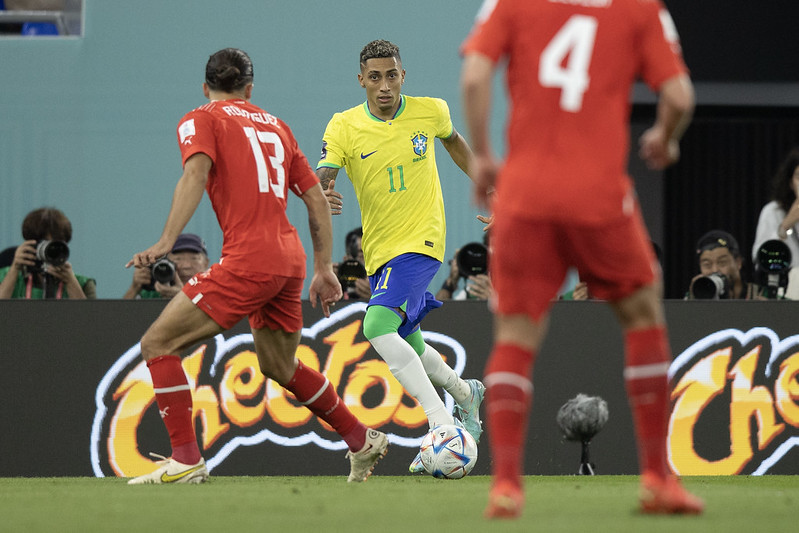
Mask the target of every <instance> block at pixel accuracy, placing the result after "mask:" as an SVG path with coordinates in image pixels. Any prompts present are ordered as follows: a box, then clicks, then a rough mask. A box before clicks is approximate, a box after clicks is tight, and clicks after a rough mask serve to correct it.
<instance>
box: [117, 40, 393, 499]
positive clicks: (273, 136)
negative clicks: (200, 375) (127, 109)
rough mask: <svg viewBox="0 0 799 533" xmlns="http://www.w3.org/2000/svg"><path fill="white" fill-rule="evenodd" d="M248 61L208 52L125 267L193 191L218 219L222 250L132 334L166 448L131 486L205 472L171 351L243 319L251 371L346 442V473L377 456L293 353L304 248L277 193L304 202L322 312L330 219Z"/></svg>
mask: <svg viewBox="0 0 799 533" xmlns="http://www.w3.org/2000/svg"><path fill="white" fill-rule="evenodd" d="M252 80H253V68H252V62H251V61H250V58H249V56H248V55H247V54H246V53H244V52H243V51H241V50H238V49H235V48H226V49H224V50H220V51H219V52H217V53H215V54H214V55H212V56H211V57H210V59H209V60H208V64H207V65H206V70H205V83H204V84H203V93H204V94H205V97H206V98H208V99H209V100H210V102H209V103H207V104H205V105H203V106H201V107H199V108H197V109H195V110H193V111H191V112H190V113H188V114H187V115H186V116H184V117H183V119H182V120H181V121H180V124H179V126H178V131H177V133H178V141H179V143H180V149H181V154H182V156H183V175H182V176H181V178H180V180H179V181H178V184H177V186H176V188H175V194H174V197H173V199H172V208H171V210H170V212H169V215H168V217H167V221H166V224H165V226H164V230H163V233H162V234H161V238H160V239H159V240H158V242H157V243H156V244H154V245H153V246H151V247H150V248H148V249H147V250H145V251H143V252H140V253H137V254H135V255H134V256H133V259H132V260H131V261H130V262H129V263H128V265H127V266H128V267H130V266H131V265H135V266H147V265H150V264H152V263H153V262H155V261H156V260H157V259H159V258H160V257H163V256H164V255H165V254H166V253H167V252H169V251H170V250H171V249H172V245H173V243H174V242H175V239H176V238H177V236H178V235H179V234H180V233H181V231H182V230H183V228H184V227H185V226H186V224H187V223H188V221H189V219H190V218H191V216H192V214H193V213H194V211H195V210H196V209H197V205H198V204H199V202H200V200H201V198H202V195H203V190H204V189H205V190H207V191H208V196H209V198H210V200H211V205H212V207H213V208H214V211H215V212H216V215H217V219H218V221H219V225H220V226H221V228H222V233H223V238H224V243H223V246H222V258H221V259H220V260H219V263H218V264H215V265H212V266H211V268H210V270H208V271H207V272H204V273H201V274H198V275H196V276H194V277H193V278H192V279H190V280H189V281H188V283H186V284H185V285H184V287H183V291H182V293H180V294H178V295H176V296H175V298H173V299H172V301H171V302H170V303H169V304H168V305H167V306H166V308H164V310H163V312H162V313H161V315H160V316H159V317H158V318H157V319H156V321H155V322H154V323H153V324H152V325H151V326H150V328H149V329H148V330H147V332H146V333H145V334H144V337H142V340H141V352H142V357H143V358H144V360H145V361H146V362H147V367H148V369H149V371H150V375H151V376H152V380H153V388H154V389H155V397H156V401H157V403H158V409H159V412H160V413H161V418H162V419H163V421H164V424H165V425H166V428H167V430H168V432H169V438H170V442H171V444H172V456H171V457H170V458H169V459H164V460H163V461H160V466H159V467H158V468H157V469H156V470H155V471H154V472H153V473H151V474H147V475H143V476H139V477H137V478H134V479H132V480H130V481H129V483H132V484H140V483H202V482H203V481H205V480H206V479H207V478H208V470H207V468H206V466H205V461H204V460H203V458H202V456H201V455H200V451H199V447H198V445H197V439H196V435H195V433H194V427H193V415H192V395H191V389H190V387H189V384H188V381H187V379H186V375H185V373H184V372H183V368H182V366H181V362H180V356H179V354H180V353H181V352H182V351H183V350H185V349H186V348H188V347H189V346H191V345H192V344H194V343H196V342H197V341H199V340H201V339H204V338H208V337H212V336H214V335H216V334H218V333H220V332H222V331H224V330H226V329H228V328H231V327H232V326H233V325H235V324H236V323H237V322H238V321H239V320H241V319H242V318H243V317H245V316H246V317H248V318H249V322H250V327H251V330H252V334H253V341H254V344H255V351H256V353H257V355H258V363H259V365H260V368H261V372H263V374H264V375H265V376H266V377H267V378H270V379H273V380H275V381H276V382H277V383H279V384H280V385H282V386H283V387H285V388H286V389H288V390H289V391H290V392H292V393H293V394H294V396H295V397H296V398H297V400H298V401H299V402H301V403H302V404H303V405H305V406H306V407H308V409H310V410H311V411H312V412H313V413H314V414H315V415H317V416H318V417H320V418H321V419H322V420H324V421H325V422H327V423H328V424H330V425H331V426H332V427H333V428H334V429H335V430H336V431H337V432H338V433H339V435H341V437H342V438H343V439H344V441H345V442H346V443H347V445H348V447H349V449H350V451H349V453H348V456H349V458H350V466H351V471H350V475H349V478H348V481H356V482H359V481H364V480H365V479H366V478H367V477H368V476H369V474H370V473H371V471H372V468H374V465H375V463H376V462H377V461H378V460H379V459H380V458H381V457H382V456H383V455H385V453H386V449H387V446H388V440H387V438H386V435H385V434H383V433H381V432H379V431H375V430H373V429H369V428H367V427H365V426H364V425H363V424H362V423H361V422H360V421H358V419H356V418H355V416H354V415H353V414H352V413H351V412H350V411H349V409H348V408H347V406H346V405H345V404H344V402H343V401H341V398H340V397H339V396H338V394H337V393H336V391H335V389H334V388H333V387H332V385H331V384H330V382H329V381H328V380H327V378H325V377H324V376H323V375H322V374H320V373H319V372H317V371H315V370H313V369H310V368H308V367H306V366H304V365H303V364H302V363H301V362H299V361H298V360H297V358H296V357H295V352H296V350H297V346H298V344H299V341H300V336H301V331H302V307H301V302H300V295H301V292H302V286H303V280H304V278H305V252H304V251H303V248H302V244H301V242H300V238H299V236H298V235H297V230H296V229H295V228H294V227H293V226H292V225H291V224H290V223H289V221H288V218H287V217H286V201H287V197H288V192H289V191H291V192H292V193H294V194H295V195H297V196H299V197H300V198H301V199H302V201H303V202H304V203H305V206H306V208H307V209H308V220H309V226H310V229H311V239H312V240H313V245H314V275H313V279H312V281H311V285H310V289H309V293H310V298H311V303H312V304H313V305H314V306H316V303H317V299H318V300H319V301H320V302H321V305H322V310H323V311H324V313H325V316H329V315H330V311H329V306H330V305H331V304H332V303H334V302H336V301H338V300H339V299H340V298H341V285H340V284H339V281H338V279H337V278H336V275H335V274H334V273H333V269H332V260H331V252H332V225H331V219H330V209H329V207H328V203H327V199H326V198H325V196H324V193H323V192H322V187H321V186H320V185H319V180H318V179H317V177H316V174H315V173H314V172H313V170H311V167H310V166H309V165H308V161H307V160H306V158H305V156H304V155H303V154H302V152H301V151H300V149H299V147H298V145H297V141H296V139H295V138H294V136H293V135H292V133H291V131H290V130H289V128H288V126H287V125H286V124H285V123H284V122H283V121H282V120H280V119H278V118H276V117H274V116H273V115H270V114H269V113H267V112H265V111H264V110H262V109H260V108H258V107H257V106H255V105H253V104H251V103H250V97H251V95H252V88H253V85H252Z"/></svg>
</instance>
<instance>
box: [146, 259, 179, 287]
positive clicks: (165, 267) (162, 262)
mask: <svg viewBox="0 0 799 533" xmlns="http://www.w3.org/2000/svg"><path fill="white" fill-rule="evenodd" d="M175 270H176V267H175V263H173V262H172V261H171V260H169V259H167V258H166V257H162V258H161V259H159V260H158V261H156V262H155V263H153V264H152V265H151V266H150V274H151V275H152V277H153V281H154V282H155V281H157V282H158V283H162V284H164V285H172V283H173V282H174V281H175Z"/></svg>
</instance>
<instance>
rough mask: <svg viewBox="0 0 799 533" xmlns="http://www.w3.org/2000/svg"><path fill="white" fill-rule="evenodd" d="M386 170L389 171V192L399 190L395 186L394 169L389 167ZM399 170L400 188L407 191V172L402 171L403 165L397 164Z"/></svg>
mask: <svg viewBox="0 0 799 533" xmlns="http://www.w3.org/2000/svg"><path fill="white" fill-rule="evenodd" d="M386 172H388V184H389V189H388V192H397V189H395V188H394V169H393V168H391V167H388V168H387V169H386ZM397 172H398V173H399V182H400V188H399V190H401V191H405V190H407V189H406V188H405V174H403V172H402V165H397Z"/></svg>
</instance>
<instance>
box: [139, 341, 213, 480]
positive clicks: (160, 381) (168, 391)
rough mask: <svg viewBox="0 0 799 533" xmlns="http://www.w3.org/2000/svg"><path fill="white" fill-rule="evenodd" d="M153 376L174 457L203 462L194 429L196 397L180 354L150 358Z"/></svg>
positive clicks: (156, 397)
mask: <svg viewBox="0 0 799 533" xmlns="http://www.w3.org/2000/svg"><path fill="white" fill-rule="evenodd" d="M147 368H148V369H149V370H150V375H151V376H152V379H153V389H155V400H156V402H158V412H159V413H160V414H161V419H163V421H164V425H166V429H167V431H168V432H169V442H170V443H171V444H172V458H173V459H175V460H176V461H179V462H181V463H184V464H188V465H193V464H195V463H198V462H200V459H201V457H202V456H201V455H200V449H199V447H198V446H197V436H196V435H195V433H194V424H193V419H194V417H193V415H192V399H191V389H190V388H189V382H188V380H187V379H186V373H185V372H183V367H182V366H181V365H180V357H178V356H177V355H162V356H160V357H156V358H154V359H150V360H149V361H147Z"/></svg>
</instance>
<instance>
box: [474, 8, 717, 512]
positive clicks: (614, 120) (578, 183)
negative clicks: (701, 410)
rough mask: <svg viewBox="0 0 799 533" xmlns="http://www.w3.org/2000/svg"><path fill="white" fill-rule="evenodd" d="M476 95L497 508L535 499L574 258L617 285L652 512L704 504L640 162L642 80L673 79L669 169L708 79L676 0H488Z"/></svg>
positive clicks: (478, 31) (658, 144) (663, 99)
mask: <svg viewBox="0 0 799 533" xmlns="http://www.w3.org/2000/svg"><path fill="white" fill-rule="evenodd" d="M462 51H463V54H464V56H465V61H464V65H463V73H462V89H463V99H464V101H463V106H464V112H465V114H466V119H467V124H468V126H469V130H470V133H471V146H472V149H473V150H474V153H475V166H476V168H475V174H474V177H475V187H476V189H475V195H476V200H477V202H478V203H480V204H482V205H485V204H486V202H487V196H486V195H487V193H488V192H490V191H491V190H492V189H493V188H494V186H496V193H495V197H494V198H493V205H492V208H493V211H494V228H493V234H492V238H491V241H492V246H493V250H492V254H493V255H492V257H491V271H492V275H493V283H494V288H495V290H496V300H495V302H494V311H495V313H496V317H495V326H494V328H495V335H494V343H495V344H494V349H493V352H492V354H491V356H490V358H489V361H488V364H487V367H486V377H485V384H486V386H487V394H486V397H487V416H486V418H487V420H488V427H489V438H490V442H491V451H492V455H493V483H492V487H491V492H490V495H489V502H488V507H487V508H486V513H485V514H486V516H487V517H489V518H513V517H516V516H519V515H520V514H521V512H522V507H523V503H524V495H523V488H522V483H521V472H522V457H523V456H522V454H523V449H524V441H525V436H526V432H527V423H528V418H529V411H530V408H531V404H532V392H533V382H532V371H533V364H534V360H535V356H536V354H537V352H538V350H539V347H540V346H541V343H542V340H543V337H544V335H545V332H546V328H547V315H548V309H549V306H550V305H551V304H550V302H551V301H552V300H553V299H555V297H556V294H557V291H558V288H559V287H560V286H561V284H562V282H563V279H564V276H565V274H566V270H567V268H569V267H570V266H574V267H577V269H578V270H579V272H580V278H581V279H582V280H583V281H585V282H586V283H587V284H588V286H589V287H591V291H592V293H593V294H594V296H595V297H596V298H599V299H603V300H607V301H608V302H609V303H610V305H611V306H612V307H613V310H614V311H615V313H616V315H617V317H618V320H619V323H620V324H621V327H622V328H623V332H624V344H625V368H624V377H625V383H626V386H627V394H628V397H629V399H630V404H631V407H632V411H633V419H634V422H635V429H636V437H637V444H638V452H639V460H640V463H641V469H642V478H641V487H642V493H641V508H642V510H643V511H644V512H646V513H700V512H701V511H702V508H703V503H702V501H701V500H699V499H698V498H696V497H694V496H692V495H691V494H689V493H688V492H687V491H685V490H684V489H683V488H682V486H681V485H680V483H679V481H678V480H677V479H676V478H675V477H674V476H673V475H672V474H671V472H670V470H669V467H668V464H667V456H666V434H667V425H668V408H669V400H670V399H669V386H668V379H667V370H668V367H669V363H670V361H671V358H672V356H671V351H670V348H669V345H668V338H667V332H666V325H665V321H664V315H663V309H662V302H661V299H662V283H661V273H660V269H659V266H658V264H657V260H656V258H655V256H654V254H653V252H652V247H651V245H650V241H649V236H648V235H647V231H646V228H645V226H644V224H643V221H642V218H641V215H640V212H639V206H638V202H637V200H636V196H635V191H634V190H633V185H632V181H631V180H630V178H629V176H627V173H626V166H627V157H628V150H629V146H628V144H629V141H628V135H629V129H628V128H629V124H628V122H629V113H630V103H629V100H630V93H631V87H632V85H633V83H634V82H635V81H636V79H637V78H638V77H641V78H643V80H644V81H645V82H646V83H647V84H648V85H649V86H650V87H651V88H652V89H653V90H655V91H657V92H658V93H659V99H658V106H657V118H656V120H655V123H654V125H653V126H652V127H651V128H650V129H649V130H647V131H646V132H645V133H644V135H643V136H642V137H641V140H640V155H641V157H643V158H644V159H645V160H646V161H647V163H648V164H649V165H650V166H651V167H653V168H656V169H661V168H664V167H666V166H667V165H669V164H671V163H674V162H675V161H677V159H678V156H679V146H678V141H679V139H680V138H681V136H682V133H683V131H684V130H685V128H686V127H687V125H688V123H689V122H690V117H691V114H692V111H693V106H694V96H693V87H692V85H691V82H690V79H689V77H688V74H687V69H686V67H685V65H684V63H683V60H682V57H681V52H680V46H679V39H678V36H677V32H676V30H675V28H674V24H673V22H672V20H671V17H670V16H669V13H668V12H667V11H666V9H665V8H664V6H663V5H662V4H661V2H660V0H499V1H492V0H487V1H486V2H485V3H484V5H483V8H482V9H481V11H480V13H479V14H478V19H477V22H476V26H475V28H474V29H473V31H472V33H471V35H470V36H469V37H468V39H467V40H466V42H465V43H464V45H463V49H462ZM503 59H507V62H508V63H507V65H508V66H507V69H508V73H507V83H508V90H509V94H510V99H511V109H512V113H511V117H510V124H509V126H508V136H507V137H508V153H507V157H506V160H505V161H504V163H503V164H502V165H501V167H500V164H499V163H498V161H497V159H496V158H495V156H494V154H493V150H492V147H491V143H490V139H489V133H488V129H489V128H488V123H489V109H490V103H491V80H492V76H493V72H494V70H495V68H496V66H497V63H498V62H499V61H502V60H503Z"/></svg>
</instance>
